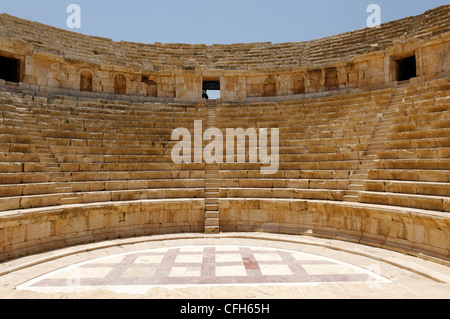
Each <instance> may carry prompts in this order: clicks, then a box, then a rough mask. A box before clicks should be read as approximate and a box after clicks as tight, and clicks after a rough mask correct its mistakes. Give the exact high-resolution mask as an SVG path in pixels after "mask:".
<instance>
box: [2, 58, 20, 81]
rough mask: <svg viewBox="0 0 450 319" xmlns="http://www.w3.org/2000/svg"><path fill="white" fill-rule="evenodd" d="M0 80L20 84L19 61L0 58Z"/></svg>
mask: <svg viewBox="0 0 450 319" xmlns="http://www.w3.org/2000/svg"><path fill="white" fill-rule="evenodd" d="M0 79H3V80H5V81H8V82H16V83H19V82H20V60H18V59H13V58H6V57H3V56H0Z"/></svg>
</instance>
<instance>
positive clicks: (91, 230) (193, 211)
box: [0, 199, 205, 261]
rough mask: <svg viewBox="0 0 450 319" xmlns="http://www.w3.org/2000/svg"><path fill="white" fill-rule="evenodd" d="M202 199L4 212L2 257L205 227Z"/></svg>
mask: <svg viewBox="0 0 450 319" xmlns="http://www.w3.org/2000/svg"><path fill="white" fill-rule="evenodd" d="M204 213H205V200H204V199H189V200H188V199H184V200H183V199H167V200H165V199H160V200H143V201H135V202H114V203H112V202H111V203H101V204H83V205H70V206H63V207H49V208H41V209H30V210H22V211H10V212H7V213H2V215H1V216H0V224H1V228H0V261H1V260H5V259H11V258H14V257H18V256H23V255H26V254H32V253H38V252H42V251H48V250H51V249H57V248H61V247H67V246H72V245H77V244H82V243H89V242H95V241H99V240H107V239H117V238H126V237H134V236H145V235H151V234H166V233H183V232H202V231H203V228H204V226H203V224H204Z"/></svg>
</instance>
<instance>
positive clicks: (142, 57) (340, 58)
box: [0, 5, 450, 102]
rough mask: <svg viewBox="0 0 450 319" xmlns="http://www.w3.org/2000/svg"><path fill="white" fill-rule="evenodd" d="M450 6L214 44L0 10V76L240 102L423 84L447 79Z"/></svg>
mask: <svg viewBox="0 0 450 319" xmlns="http://www.w3.org/2000/svg"><path fill="white" fill-rule="evenodd" d="M449 9H450V5H447V6H441V7H438V8H435V9H433V10H429V11H427V12H425V13H423V14H422V15H418V16H415V17H408V18H405V19H401V20H397V21H392V22H388V23H385V24H382V25H381V26H380V27H379V28H366V29H362V30H357V31H353V32H347V33H343V34H340V35H336V36H332V37H326V38H322V39H318V40H313V41H305V42H290V43H279V44H272V43H249V44H231V45H212V46H207V45H190V44H163V43H155V44H141V43H131V42H125V41H122V42H115V41H112V40H110V39H106V38H100V37H95V36H86V35H83V34H80V33H74V32H71V31H66V30H63V29H58V28H54V27H51V26H47V25H44V24H40V23H37V22H30V21H27V20H23V19H19V18H16V17H13V16H10V15H7V14H2V15H0V69H1V70H2V71H1V72H0V79H3V80H6V81H9V82H18V83H21V84H20V85H21V88H23V89H26V90H31V91H35V92H46V93H59V94H61V93H62V94H65V93H67V94H71V95H72V94H75V95H77V94H79V95H82V96H85V95H87V96H94V97H96V96H97V97H105V96H111V94H115V96H114V97H116V98H117V95H120V98H126V97H140V98H141V99H143V100H161V101H165V100H174V101H193V102H195V101H198V100H200V99H201V98H202V88H204V87H205V85H211V84H212V85H213V86H215V88H216V89H219V88H220V93H221V100H222V101H245V100H248V99H251V98H268V97H283V96H293V95H299V97H300V95H303V94H305V93H316V92H326V91H333V90H338V89H346V88H367V87H368V88H375V87H380V86H383V85H386V84H388V83H393V82H395V81H403V80H410V79H413V80H412V81H417V82H421V81H427V80H429V79H432V78H438V77H442V76H448V70H449V65H450V44H449V38H450V28H449V27H450V10H449ZM0 81H1V80H0ZM292 98H294V97H292Z"/></svg>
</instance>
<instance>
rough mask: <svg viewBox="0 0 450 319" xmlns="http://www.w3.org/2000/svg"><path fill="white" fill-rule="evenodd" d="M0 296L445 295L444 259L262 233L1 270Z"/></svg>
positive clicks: (23, 262)
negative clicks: (431, 258)
mask: <svg viewBox="0 0 450 319" xmlns="http://www.w3.org/2000/svg"><path fill="white" fill-rule="evenodd" d="M0 298H8V299H9V298H20V299H24V298H32V299H41V298H46V299H48V298H50V299H53V298H69V299H80V298H83V299H99V298H100V299H106V298H108V299H111V298H113V299H114V298H122V299H123V298H133V299H137V298H139V299H140V298H154V299H194V298H201V299H265V298H270V299H276V298H283V299H304V298H315V299H322V298H327V299H329V298H332V299H338V298H339V299H346V298H356V299H367V298H389V299H396V298H439V299H441V298H442V299H448V298H450V267H449V263H448V262H444V261H440V262H436V260H426V259H423V258H418V257H413V256H407V255H404V254H400V253H397V252H393V251H388V250H384V249H382V248H375V247H369V246H365V245H359V244H356V243H348V242H343V241H338V240H330V239H321V238H313V237H307V236H293V235H280V234H267V233H222V234H216V235H205V234H178V235H165V236H164V235H158V236H149V237H141V238H132V239H123V240H113V241H107V242H101V243H95V244H88V245H82V246H76V247H70V248H65V249H61V250H57V251H52V252H47V253H43V254H39V255H34V256H27V257H23V258H19V259H16V260H12V261H9V262H6V263H3V264H0Z"/></svg>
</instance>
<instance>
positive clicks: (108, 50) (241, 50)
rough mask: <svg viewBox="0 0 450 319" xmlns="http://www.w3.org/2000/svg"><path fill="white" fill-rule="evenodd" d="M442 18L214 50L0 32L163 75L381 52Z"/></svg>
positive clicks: (8, 21) (32, 29)
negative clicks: (185, 69)
mask: <svg viewBox="0 0 450 319" xmlns="http://www.w3.org/2000/svg"><path fill="white" fill-rule="evenodd" d="M447 16H448V6H442V7H439V8H436V9H433V10H431V11H429V12H425V14H423V15H421V16H419V17H409V18H405V19H401V20H397V21H392V22H388V23H385V24H383V25H382V26H381V28H372V29H363V30H358V31H353V32H347V33H343V34H341V35H339V36H334V37H327V38H323V39H317V40H313V41H308V42H290V43H274V44H272V43H249V44H232V45H213V46H206V45H189V44H166V43H155V44H140V43H130V42H124V41H122V42H113V41H111V40H110V39H105V38H100V37H92V38H91V37H85V36H83V35H81V34H77V33H75V34H74V33H73V32H69V31H65V30H61V29H57V28H53V27H49V26H46V25H43V24H39V23H35V22H30V21H26V20H22V19H18V18H15V17H13V16H10V15H7V14H3V15H2V16H1V17H0V27H1V26H3V28H4V33H5V34H6V35H8V36H10V37H12V38H14V39H20V40H22V41H24V42H25V43H27V44H31V45H33V47H34V48H35V49H36V50H42V51H46V52H52V53H56V54H58V55H61V56H65V57H68V58H76V59H81V60H86V61H89V62H92V63H111V64H112V65H125V66H129V67H134V66H136V67H140V68H141V67H149V69H151V67H154V68H161V69H164V68H165V67H167V66H169V67H170V69H178V68H183V67H185V66H186V65H189V64H192V63H194V64H195V65H203V66H205V67H207V68H211V69H229V70H233V69H242V68H246V69H253V70H255V69H277V68H290V67H297V66H304V65H314V64H319V63H327V62H329V61H334V60H336V59H346V58H348V57H351V56H355V55H360V54H365V53H370V52H374V51H376V50H383V49H385V48H387V47H388V46H389V45H392V44H393V39H395V38H402V39H405V41H406V40H408V39H418V38H426V37H430V36H432V35H437V34H440V33H441V32H445V31H446V30H448V28H449V27H450V26H449V19H448V18H447ZM3 28H0V30H2V29H3ZM211 57H214V58H213V59H211ZM212 60H213V62H211V61H212Z"/></svg>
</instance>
